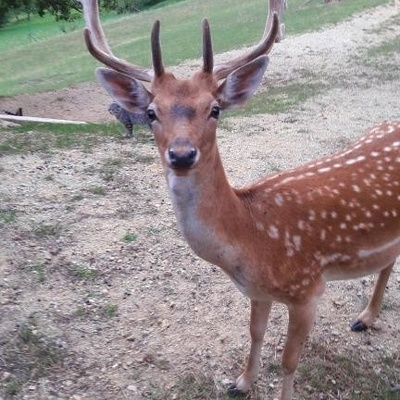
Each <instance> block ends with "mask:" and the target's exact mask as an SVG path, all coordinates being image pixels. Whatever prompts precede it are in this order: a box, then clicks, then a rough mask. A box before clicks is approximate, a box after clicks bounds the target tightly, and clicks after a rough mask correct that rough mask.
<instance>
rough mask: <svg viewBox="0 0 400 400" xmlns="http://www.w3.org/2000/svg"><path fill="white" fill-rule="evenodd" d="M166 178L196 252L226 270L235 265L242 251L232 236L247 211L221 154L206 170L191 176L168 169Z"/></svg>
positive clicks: (182, 224)
mask: <svg viewBox="0 0 400 400" xmlns="http://www.w3.org/2000/svg"><path fill="white" fill-rule="evenodd" d="M166 177H167V183H168V188H169V191H170V195H171V199H172V204H173V206H174V210H175V213H176V217H177V220H178V223H179V226H180V229H181V231H182V233H183V235H184V236H185V239H186V240H187V242H188V243H189V245H190V246H191V247H192V249H193V250H194V251H195V252H196V253H197V255H199V256H200V257H202V258H204V259H205V260H207V261H209V262H211V263H213V264H217V265H219V266H221V267H222V268H223V269H225V270H226V269H227V268H228V266H231V265H233V264H235V262H236V259H237V258H238V250H237V247H236V246H235V243H233V242H232V237H231V234H230V232H231V231H232V230H233V229H234V226H233V225H234V224H235V221H236V220H237V218H239V216H240V215H241V214H242V213H243V212H244V209H243V206H242V204H241V201H240V200H239V198H238V197H237V196H236V194H235V191H234V190H233V188H232V187H231V186H230V185H229V182H228V180H227V178H226V175H225V172H224V169H223V166H222V162H221V159H220V157H219V155H218V153H216V155H215V156H214V157H213V158H212V159H211V161H209V162H207V163H206V164H205V165H203V166H202V168H197V169H194V170H191V171H189V172H188V173H180V172H179V171H175V170H172V169H167V171H166ZM235 247H236V248H235Z"/></svg>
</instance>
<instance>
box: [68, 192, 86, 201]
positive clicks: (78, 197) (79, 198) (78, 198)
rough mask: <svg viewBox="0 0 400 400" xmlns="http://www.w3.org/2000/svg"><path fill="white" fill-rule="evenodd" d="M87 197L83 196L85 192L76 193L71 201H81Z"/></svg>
mask: <svg viewBox="0 0 400 400" xmlns="http://www.w3.org/2000/svg"><path fill="white" fill-rule="evenodd" d="M84 198H85V197H84V196H83V194H75V195H73V196H72V197H71V201H72V202H75V201H81V200H83V199H84Z"/></svg>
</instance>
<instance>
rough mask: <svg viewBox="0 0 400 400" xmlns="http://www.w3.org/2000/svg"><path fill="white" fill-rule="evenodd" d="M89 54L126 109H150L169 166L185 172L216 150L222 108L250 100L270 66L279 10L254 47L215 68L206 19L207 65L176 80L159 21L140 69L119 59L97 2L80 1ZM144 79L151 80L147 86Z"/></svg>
mask: <svg viewBox="0 0 400 400" xmlns="http://www.w3.org/2000/svg"><path fill="white" fill-rule="evenodd" d="M82 4H83V7H84V15H85V20H86V25H87V27H86V28H85V32H84V33H85V41H86V45H87V47H88V50H89V52H90V53H91V54H92V55H93V56H94V57H95V58H96V59H98V60H99V61H100V62H102V63H103V64H104V65H106V66H108V67H109V68H110V69H108V68H99V69H97V70H96V76H97V79H98V81H99V82H100V84H101V85H102V86H103V87H104V89H105V90H106V91H107V92H108V93H109V94H110V95H111V97H112V98H113V99H114V100H115V101H116V102H117V103H119V104H120V105H121V107H123V108H124V109H125V110H127V111H129V112H132V113H146V114H147V116H148V118H149V120H150V121H151V127H152V130H153V132H154V136H155V140H156V142H157V146H158V149H159V152H160V155H161V158H162V162H163V165H164V167H165V168H171V169H173V170H177V171H179V172H180V173H186V172H188V171H189V170H191V169H193V168H196V166H198V165H200V164H201V163H203V162H207V155H210V154H212V153H213V149H215V150H216V141H215V133H216V127H217V122H218V118H219V116H220V114H221V112H222V111H224V110H227V109H229V108H233V107H237V106H240V105H241V104H243V103H244V102H245V101H246V100H247V99H249V98H250V97H251V96H252V95H253V93H254V92H255V91H256V89H257V88H258V86H259V85H260V83H261V80H262V77H263V75H264V72H265V70H266V68H267V65H268V57H267V55H266V54H268V52H269V51H270V50H271V48H272V46H273V44H274V42H275V40H276V38H277V35H278V32H279V21H278V16H277V13H272V12H271V11H273V10H271V9H270V12H269V16H268V19H267V23H266V28H265V31H264V35H263V37H262V39H261V41H260V43H259V44H258V45H257V46H256V47H255V48H254V49H253V50H251V51H249V52H248V53H246V54H244V55H243V56H241V57H238V58H236V59H234V60H231V61H229V62H226V63H222V64H219V65H216V66H214V61H213V50H212V42H211V34H210V27H209V23H208V21H207V20H206V19H205V20H204V21H203V66H202V69H201V70H200V71H198V72H196V73H195V74H194V75H193V76H192V77H191V78H190V79H178V78H176V77H175V76H174V75H173V74H172V73H170V72H167V71H166V70H165V69H164V65H163V62H162V55H161V46H160V38H159V33H160V22H159V21H156V22H155V23H154V26H153V29H152V34H151V51H152V60H153V68H152V69H151V70H149V69H146V68H143V67H139V66H137V65H134V64H131V63H128V62H127V61H125V60H121V59H119V58H117V57H115V56H114V55H113V54H112V52H111V50H110V48H109V46H108V44H107V41H106V39H105V36H104V32H103V29H102V27H101V24H100V20H99V12H98V5H97V0H82ZM142 82H151V85H150V89H147V88H146V87H145V86H144V85H143V83H142Z"/></svg>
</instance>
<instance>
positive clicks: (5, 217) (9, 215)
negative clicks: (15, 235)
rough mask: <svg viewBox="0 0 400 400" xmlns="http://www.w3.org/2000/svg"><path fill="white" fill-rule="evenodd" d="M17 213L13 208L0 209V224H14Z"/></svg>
mask: <svg viewBox="0 0 400 400" xmlns="http://www.w3.org/2000/svg"><path fill="white" fill-rule="evenodd" d="M16 219H17V214H16V212H15V211H14V210H12V209H3V210H2V209H0V224H1V223H3V224H12V223H14V222H15V221H16Z"/></svg>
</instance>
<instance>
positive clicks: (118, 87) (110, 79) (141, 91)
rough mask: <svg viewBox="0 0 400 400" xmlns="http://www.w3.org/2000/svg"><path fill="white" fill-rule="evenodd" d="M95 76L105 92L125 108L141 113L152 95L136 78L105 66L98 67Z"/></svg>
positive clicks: (145, 108)
mask: <svg viewBox="0 0 400 400" xmlns="http://www.w3.org/2000/svg"><path fill="white" fill-rule="evenodd" d="M96 77H97V80H98V81H99V83H100V85H101V86H103V88H104V89H105V90H106V91H107V93H108V94H109V95H110V96H111V97H112V98H113V99H114V100H115V101H116V102H117V103H118V104H119V105H120V106H121V107H122V108H124V109H125V110H127V111H129V112H131V113H143V112H145V111H146V110H147V107H148V106H149V104H150V103H151V101H152V99H153V95H152V94H151V93H150V92H149V91H148V90H147V89H146V88H145V87H144V86H143V85H142V84H141V83H140V82H139V81H137V80H136V79H133V78H130V77H129V76H126V75H124V74H121V73H119V72H116V71H113V70H111V69H107V68H98V69H97V70H96Z"/></svg>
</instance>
